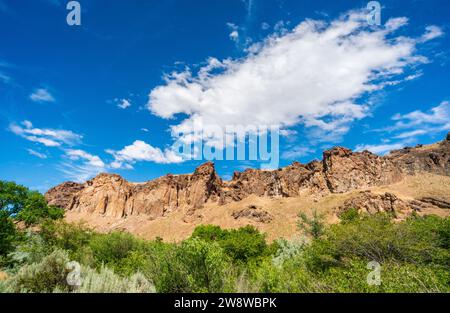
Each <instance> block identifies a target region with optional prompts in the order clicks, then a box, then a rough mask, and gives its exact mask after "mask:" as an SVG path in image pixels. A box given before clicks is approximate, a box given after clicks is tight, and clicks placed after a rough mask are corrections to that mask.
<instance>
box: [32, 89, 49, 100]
mask: <svg viewBox="0 0 450 313" xmlns="http://www.w3.org/2000/svg"><path fill="white" fill-rule="evenodd" d="M30 99H31V100H33V101H34V102H55V98H53V96H52V95H51V94H50V92H49V91H48V90H47V89H43V88H39V89H36V90H35V91H34V92H33V93H32V94H31V95H30Z"/></svg>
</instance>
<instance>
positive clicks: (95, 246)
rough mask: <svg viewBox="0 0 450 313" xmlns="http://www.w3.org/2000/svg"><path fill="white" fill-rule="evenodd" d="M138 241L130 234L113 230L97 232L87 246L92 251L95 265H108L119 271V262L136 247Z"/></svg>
mask: <svg viewBox="0 0 450 313" xmlns="http://www.w3.org/2000/svg"><path fill="white" fill-rule="evenodd" d="M138 246H139V241H138V240H137V239H135V238H134V237H133V236H132V235H131V234H128V233H123V232H114V233H110V234H97V235H95V236H93V237H92V239H91V241H90V242H89V247H90V248H91V250H92V252H93V256H94V259H95V265H96V266H97V267H98V268H100V267H101V266H102V265H108V266H111V267H112V268H114V269H116V270H118V271H120V270H121V269H120V268H121V263H122V262H123V260H124V259H126V258H127V257H128V256H129V255H130V254H131V252H132V251H133V250H135V249H137V248H138Z"/></svg>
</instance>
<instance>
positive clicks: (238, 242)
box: [220, 225, 267, 262]
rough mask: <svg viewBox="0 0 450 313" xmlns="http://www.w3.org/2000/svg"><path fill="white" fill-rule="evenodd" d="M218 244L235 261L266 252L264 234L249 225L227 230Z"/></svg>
mask: <svg viewBox="0 0 450 313" xmlns="http://www.w3.org/2000/svg"><path fill="white" fill-rule="evenodd" d="M220 245H221V246H222V248H223V249H224V250H225V252H226V253H227V254H228V255H229V256H231V257H232V258H233V260H235V261H243V262H247V261H249V260H250V259H255V258H258V257H262V256H264V255H265V254H266V252H267V243H266V236H265V235H264V234H262V233H260V232H259V230H258V229H256V228H255V227H254V226H250V225H248V226H245V227H241V228H239V229H232V230H230V231H228V232H227V234H226V236H225V237H224V239H223V240H222V241H221V242H220Z"/></svg>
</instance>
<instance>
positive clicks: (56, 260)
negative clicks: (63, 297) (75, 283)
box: [6, 250, 69, 293]
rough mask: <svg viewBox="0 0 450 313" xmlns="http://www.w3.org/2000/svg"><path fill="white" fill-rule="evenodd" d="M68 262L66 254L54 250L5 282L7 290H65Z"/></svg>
mask: <svg viewBox="0 0 450 313" xmlns="http://www.w3.org/2000/svg"><path fill="white" fill-rule="evenodd" d="M68 262H69V258H68V255H67V253H66V252H64V251H62V250H55V251H54V252H52V253H51V254H50V255H48V256H46V257H44V258H43V259H42V261H41V262H39V263H33V264H27V265H25V266H23V267H22V268H21V269H20V270H19V272H18V273H17V274H16V275H14V276H13V277H12V278H11V279H9V280H8V281H7V282H6V287H7V290H8V291H10V292H16V293H17V292H24V293H29V292H31V293H36V292H39V293H46V292H52V291H53V290H54V289H55V288H56V287H60V288H63V289H67V287H66V286H67V282H66V277H67V274H68V273H69V271H68V270H67V269H66V264H67V263H68Z"/></svg>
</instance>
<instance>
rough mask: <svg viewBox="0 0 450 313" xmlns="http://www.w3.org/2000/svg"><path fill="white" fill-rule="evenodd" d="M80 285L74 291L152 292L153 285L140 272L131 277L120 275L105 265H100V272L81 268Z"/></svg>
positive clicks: (153, 289)
mask: <svg viewBox="0 0 450 313" xmlns="http://www.w3.org/2000/svg"><path fill="white" fill-rule="evenodd" d="M81 282H82V284H81V286H80V287H79V288H77V289H75V291H74V292H76V293H154V292H155V287H154V286H153V284H152V283H151V282H150V281H148V280H147V278H146V277H145V276H144V275H142V274H141V273H136V274H133V275H131V277H129V278H128V277H121V276H119V275H117V274H114V272H113V271H112V270H110V269H108V268H107V267H101V269H100V272H97V271H95V270H93V269H91V268H83V270H82V274H81Z"/></svg>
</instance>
